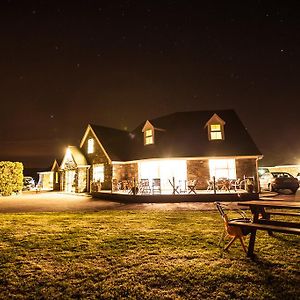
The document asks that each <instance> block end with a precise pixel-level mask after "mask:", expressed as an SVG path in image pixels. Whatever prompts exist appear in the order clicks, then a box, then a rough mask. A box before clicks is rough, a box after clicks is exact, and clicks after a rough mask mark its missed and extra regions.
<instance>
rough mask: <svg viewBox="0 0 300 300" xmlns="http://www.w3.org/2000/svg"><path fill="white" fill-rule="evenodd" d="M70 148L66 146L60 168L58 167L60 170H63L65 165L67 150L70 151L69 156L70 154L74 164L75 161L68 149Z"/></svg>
mask: <svg viewBox="0 0 300 300" xmlns="http://www.w3.org/2000/svg"><path fill="white" fill-rule="evenodd" d="M70 147H71V146H68V147H67V150H66V152H65V155H64V158H63V160H62V162H61V165H60V167H59V169H60V170H64V167H65V163H66V156H67V154H68V153H67V152H68V150H69V151H70V154H71V157H72V160H73V162H74V163H75V164H76V162H75V159H74V156H73V154H72V151H71V150H70V149H69V148H70Z"/></svg>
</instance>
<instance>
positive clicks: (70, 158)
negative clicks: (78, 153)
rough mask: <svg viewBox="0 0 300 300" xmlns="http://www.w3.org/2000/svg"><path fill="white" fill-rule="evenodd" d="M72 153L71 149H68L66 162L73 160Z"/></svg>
mask: <svg viewBox="0 0 300 300" xmlns="http://www.w3.org/2000/svg"><path fill="white" fill-rule="evenodd" d="M72 159H73V158H72V152H71V150H70V148H67V150H66V160H67V161H69V160H72Z"/></svg>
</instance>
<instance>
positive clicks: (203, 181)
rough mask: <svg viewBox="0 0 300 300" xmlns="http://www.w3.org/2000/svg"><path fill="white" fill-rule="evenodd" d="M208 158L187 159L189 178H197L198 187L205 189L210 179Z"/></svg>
mask: <svg viewBox="0 0 300 300" xmlns="http://www.w3.org/2000/svg"><path fill="white" fill-rule="evenodd" d="M209 177H210V176H209V164H208V160H204V159H203V160H188V161H187V180H194V179H197V180H198V182H197V185H196V189H199V190H205V189H206V188H207V181H208V180H209Z"/></svg>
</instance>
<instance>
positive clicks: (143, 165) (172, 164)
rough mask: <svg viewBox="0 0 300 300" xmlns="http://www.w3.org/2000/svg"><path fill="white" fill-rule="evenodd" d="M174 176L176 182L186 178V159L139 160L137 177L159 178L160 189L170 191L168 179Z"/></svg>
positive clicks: (150, 179)
mask: <svg viewBox="0 0 300 300" xmlns="http://www.w3.org/2000/svg"><path fill="white" fill-rule="evenodd" d="M173 177H174V178H175V181H176V184H179V181H180V182H182V183H183V182H184V181H185V180H187V167H186V160H168V159H166V160H149V161H142V162H139V179H149V181H150V184H151V181H152V179H154V178H160V180H161V189H162V190H163V191H171V190H172V186H171V185H170V182H169V180H171V181H172V178H173Z"/></svg>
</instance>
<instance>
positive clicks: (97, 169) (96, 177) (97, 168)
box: [93, 164, 104, 182]
mask: <svg viewBox="0 0 300 300" xmlns="http://www.w3.org/2000/svg"><path fill="white" fill-rule="evenodd" d="M93 181H95V182H96V181H100V182H104V165H103V164H97V165H93Z"/></svg>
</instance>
